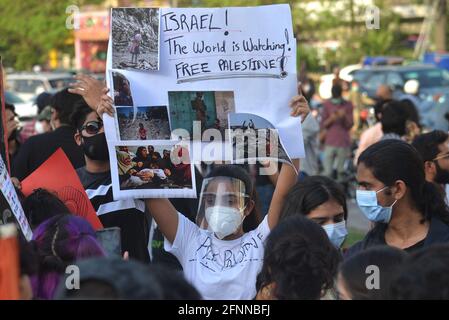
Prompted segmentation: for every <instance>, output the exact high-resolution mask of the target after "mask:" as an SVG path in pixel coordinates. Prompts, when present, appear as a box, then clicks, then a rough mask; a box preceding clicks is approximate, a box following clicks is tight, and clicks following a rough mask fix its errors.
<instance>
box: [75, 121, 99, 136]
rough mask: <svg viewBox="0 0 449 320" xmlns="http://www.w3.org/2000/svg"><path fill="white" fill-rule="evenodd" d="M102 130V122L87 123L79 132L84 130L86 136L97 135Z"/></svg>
mask: <svg viewBox="0 0 449 320" xmlns="http://www.w3.org/2000/svg"><path fill="white" fill-rule="evenodd" d="M101 128H103V121H89V122H88V123H86V124H85V125H84V126H82V127H81V128H80V129H79V131H80V132H82V131H83V130H86V132H87V133H88V134H97V133H98V132H99V131H100V130H101Z"/></svg>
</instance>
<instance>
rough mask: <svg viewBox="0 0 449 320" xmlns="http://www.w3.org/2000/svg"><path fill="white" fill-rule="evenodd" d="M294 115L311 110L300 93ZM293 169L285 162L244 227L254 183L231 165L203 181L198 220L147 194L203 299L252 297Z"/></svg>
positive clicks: (167, 245) (292, 180)
mask: <svg viewBox="0 0 449 320" xmlns="http://www.w3.org/2000/svg"><path fill="white" fill-rule="evenodd" d="M291 107H292V109H293V111H292V114H293V115H295V116H300V115H302V116H303V118H304V117H305V116H306V115H307V113H308V111H309V107H308V103H307V101H306V100H305V99H304V97H302V96H299V97H295V98H294V99H293V100H292V105H291ZM296 178H297V174H296V172H295V170H294V168H292V167H291V166H290V165H289V164H283V165H282V168H281V171H280V173H279V177H278V180H277V184H276V189H275V192H274V195H273V199H272V201H271V205H270V209H269V212H268V214H267V216H266V217H265V219H264V220H263V221H262V223H261V224H260V225H259V226H258V227H257V228H256V229H255V230H253V231H251V232H248V233H244V231H243V227H242V224H243V221H244V220H245V219H246V218H247V217H248V216H249V215H250V214H251V212H253V209H254V200H253V198H252V196H251V195H252V194H253V188H254V186H253V184H252V183H251V179H250V177H249V176H248V174H247V173H246V172H245V171H244V170H243V169H239V168H238V167H235V166H219V167H217V168H215V169H214V170H213V171H212V172H211V173H210V174H209V175H208V176H207V177H206V178H205V180H204V181H203V187H202V191H201V195H200V205H199V208H198V215H197V219H196V222H197V224H194V223H192V222H191V221H189V220H188V219H187V218H185V217H184V216H183V215H182V214H180V213H178V212H177V210H176V209H175V208H174V207H173V206H172V205H171V203H170V202H169V201H168V200H166V199H149V200H147V205H148V207H149V210H150V213H151V214H152V216H153V218H154V219H155V220H156V222H157V224H158V226H159V228H160V230H161V231H162V233H163V234H164V236H165V238H166V240H165V249H166V250H167V251H168V252H171V253H172V254H174V255H175V256H176V257H177V258H178V260H179V262H180V263H181V265H182V267H183V269H184V274H185V276H186V278H187V280H189V281H190V282H191V283H192V284H193V285H194V286H195V287H196V288H197V289H198V290H199V291H200V293H201V294H202V296H203V297H204V298H205V299H251V298H254V297H255V295H256V289H255V282H256V276H257V273H258V272H259V270H260V268H261V265H262V259H263V251H264V249H263V242H264V241H265V239H266V237H267V236H268V234H269V233H270V230H271V229H273V228H274V227H275V226H276V225H277V223H278V220H279V215H280V212H281V209H282V203H283V201H284V199H285V196H286V195H287V193H288V191H289V190H290V188H291V187H292V186H293V184H294V183H295V181H296Z"/></svg>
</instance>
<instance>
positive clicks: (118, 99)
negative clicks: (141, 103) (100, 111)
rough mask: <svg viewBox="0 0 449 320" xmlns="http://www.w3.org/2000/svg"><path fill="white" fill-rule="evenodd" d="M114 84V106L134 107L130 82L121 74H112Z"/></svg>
mask: <svg viewBox="0 0 449 320" xmlns="http://www.w3.org/2000/svg"><path fill="white" fill-rule="evenodd" d="M112 79H113V80H112V83H113V85H114V105H116V106H133V105H134V102H133V97H132V93H131V83H130V81H129V80H128V79H127V78H126V77H125V76H124V75H123V74H121V73H120V72H112Z"/></svg>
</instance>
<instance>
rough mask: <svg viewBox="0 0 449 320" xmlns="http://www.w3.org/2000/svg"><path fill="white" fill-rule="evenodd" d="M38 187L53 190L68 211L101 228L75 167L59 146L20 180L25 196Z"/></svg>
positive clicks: (96, 227)
mask: <svg viewBox="0 0 449 320" xmlns="http://www.w3.org/2000/svg"><path fill="white" fill-rule="evenodd" d="M38 188H43V189H47V190H49V191H52V192H55V193H56V194H57V195H58V198H59V199H61V200H62V201H63V202H64V203H65V205H66V206H67V208H69V210H70V212H72V213H73V214H74V215H77V216H80V217H83V218H84V219H86V220H87V221H89V222H90V224H91V225H92V227H93V228H94V229H95V230H99V229H103V226H102V224H101V222H100V220H99V219H98V217H97V213H96V212H95V209H94V207H93V206H92V203H91V202H90V200H89V197H88V196H87V194H86V192H85V191H84V188H83V185H82V184H81V181H80V179H79V178H78V175H77V173H76V171H75V169H74V168H73V166H72V164H71V163H70V160H69V159H68V158H67V156H66V155H65V153H64V151H63V150H62V149H61V148H59V149H58V150H57V151H56V152H55V153H54V154H53V155H52V156H51V157H50V158H48V159H47V160H46V161H45V162H44V163H43V164H42V165H41V166H40V167H39V168H37V169H36V170H35V171H34V172H33V173H32V174H30V175H29V176H28V177H26V178H25V179H24V180H23V181H22V192H23V194H24V195H25V196H28V195H30V194H31V193H33V191H34V190H36V189H38Z"/></svg>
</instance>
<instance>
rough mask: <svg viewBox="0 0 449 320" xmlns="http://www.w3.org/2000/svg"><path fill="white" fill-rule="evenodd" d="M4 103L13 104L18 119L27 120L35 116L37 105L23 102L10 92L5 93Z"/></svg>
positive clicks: (31, 102)
mask: <svg viewBox="0 0 449 320" xmlns="http://www.w3.org/2000/svg"><path fill="white" fill-rule="evenodd" d="M5 101H6V103H9V104H13V105H14V107H15V111H16V113H17V115H18V117H19V119H21V120H22V119H29V118H34V117H36V116H37V105H36V104H35V103H34V102H33V101H32V100H31V101H23V100H22V98H20V97H19V96H18V95H16V94H15V93H14V92H11V91H5Z"/></svg>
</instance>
